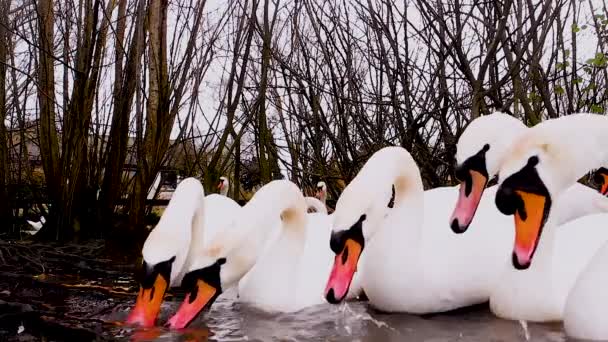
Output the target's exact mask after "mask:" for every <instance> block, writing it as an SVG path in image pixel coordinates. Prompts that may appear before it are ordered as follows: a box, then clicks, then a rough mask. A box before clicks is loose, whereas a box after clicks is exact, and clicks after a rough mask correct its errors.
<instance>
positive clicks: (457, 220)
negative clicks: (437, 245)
mask: <svg viewBox="0 0 608 342" xmlns="http://www.w3.org/2000/svg"><path fill="white" fill-rule="evenodd" d="M525 128H526V126H525V125H524V124H523V123H522V122H521V121H519V120H518V119H516V118H514V117H512V116H510V115H508V114H504V113H500V112H496V113H493V114H490V115H484V116H480V117H478V118H477V119H475V120H473V121H471V123H470V124H469V125H468V126H467V128H466V129H465V131H464V132H463V133H462V135H461V136H460V138H459V140H458V144H457V146H456V163H457V165H456V178H457V179H458V180H459V181H460V193H459V196H458V201H457V203H456V207H455V208H454V212H453V214H452V216H451V217H450V227H451V228H452V230H453V231H454V232H455V233H458V234H459V233H464V232H465V231H466V230H467V228H468V227H469V225H470V224H471V222H472V221H473V217H474V216H475V212H476V211H477V207H478V205H479V202H480V201H481V196H482V195H483V192H484V190H485V188H486V185H487V184H488V183H489V182H490V180H491V179H492V178H493V177H494V176H495V175H496V174H497V173H498V167H499V163H500V159H501V158H502V157H503V156H504V155H505V154H506V153H507V150H508V148H509V146H510V145H511V143H512V141H513V140H514V139H515V138H516V137H517V136H518V135H519V134H520V133H521V132H523V131H524V130H525Z"/></svg>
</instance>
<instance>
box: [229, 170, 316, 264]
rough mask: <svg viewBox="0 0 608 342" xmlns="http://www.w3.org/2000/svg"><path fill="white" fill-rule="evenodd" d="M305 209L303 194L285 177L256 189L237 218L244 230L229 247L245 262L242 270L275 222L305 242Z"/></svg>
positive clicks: (286, 232) (262, 246) (266, 238)
mask: <svg viewBox="0 0 608 342" xmlns="http://www.w3.org/2000/svg"><path fill="white" fill-rule="evenodd" d="M306 209H307V207H306V201H305V200H304V195H303V194H302V192H301V191H300V189H299V188H298V187H297V185H295V184H294V183H292V182H290V181H287V180H275V181H272V182H270V183H268V184H266V185H265V186H264V187H262V188H260V189H259V190H258V191H257V192H256V193H255V195H254V196H253V198H252V199H251V200H250V201H249V202H248V203H247V204H246V205H245V206H244V207H243V208H242V211H241V214H240V216H239V218H237V220H238V221H237V224H238V226H239V230H241V229H242V230H243V233H242V235H241V234H239V235H241V236H242V238H241V239H240V240H239V241H238V242H237V243H236V244H235V245H234V248H233V249H232V250H233V252H234V253H237V254H238V255H239V256H240V257H241V259H242V260H243V262H244V264H243V267H242V270H241V271H242V272H243V274H244V273H245V272H247V271H248V270H249V269H250V268H251V267H252V266H253V264H254V263H255V261H256V260H257V258H258V257H259V255H260V253H261V252H262V250H263V249H264V246H265V245H266V243H267V242H268V239H269V237H270V235H271V233H272V232H273V231H274V229H275V228H276V225H277V224H278V223H280V224H281V232H280V234H281V235H283V236H289V237H291V238H292V239H293V240H294V241H295V240H296V239H298V240H301V243H302V244H304V238H303V237H304V236H305V233H306Z"/></svg>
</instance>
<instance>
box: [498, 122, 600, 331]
mask: <svg viewBox="0 0 608 342" xmlns="http://www.w3.org/2000/svg"><path fill="white" fill-rule="evenodd" d="M606 128H608V120H606V118H605V117H603V116H598V115H592V114H573V115H570V116H566V117H561V118H558V119H553V120H547V121H544V122H542V123H540V124H538V125H537V126H535V127H532V128H530V129H529V130H527V131H526V132H525V133H523V134H522V135H521V136H520V137H519V139H518V141H517V142H516V143H515V144H514V145H513V146H512V147H511V149H510V150H509V152H508V153H507V155H506V156H505V158H504V159H503V161H502V163H501V167H500V171H499V176H500V183H499V189H498V191H497V193H496V198H495V202H496V205H497V207H498V209H499V210H500V211H501V212H503V213H504V214H505V215H514V219H515V229H516V239H515V243H514V246H513V254H512V255H513V257H512V263H513V266H514V267H515V268H516V270H513V271H512V272H524V273H523V274H525V276H519V277H518V278H520V279H523V278H524V277H527V278H528V279H527V283H528V285H529V284H535V286H533V287H532V286H525V285H524V283H523V282H521V283H501V285H502V286H503V287H504V291H503V293H510V296H508V297H505V298H503V299H502V300H500V301H498V300H497V301H496V304H498V305H495V306H494V307H493V308H492V309H493V311H495V312H497V313H498V315H499V316H506V317H511V318H516V319H524V320H531V321H559V320H561V319H562V318H563V319H564V320H565V321H566V320H567V316H564V307H565V302H566V298H567V295H568V293H569V292H570V291H571V290H572V288H573V285H574V282H575V281H576V279H577V277H578V276H579V275H580V273H581V271H582V270H583V269H584V267H585V265H587V264H588V263H589V261H590V260H591V258H592V257H593V255H594V254H595V253H596V252H597V251H598V249H599V248H600V247H601V246H602V245H603V244H604V243H605V241H607V240H608V230H606V229H605V227H604V224H603V223H604V222H606V220H607V219H608V215H606V214H595V215H590V216H585V217H581V218H578V219H576V220H574V221H571V222H569V223H567V224H564V225H561V226H559V227H558V226H557V224H556V222H555V221H556V220H555V215H554V212H555V213H557V212H558V211H559V209H558V208H557V205H553V202H554V201H555V199H556V198H559V199H560V201H561V198H562V197H564V196H562V195H563V194H565V193H566V191H567V189H568V187H569V186H571V185H572V184H575V183H576V182H577V180H578V178H579V177H581V176H583V175H584V174H585V173H586V172H587V171H589V170H591V169H595V168H598V167H600V166H602V165H606V162H608V150H607V149H606V147H608V146H604V145H605V144H606V143H605V142H604V141H605V138H604V132H605V129H606ZM602 199H604V197H602ZM594 205H596V206H600V207H605V204H604V203H603V201H599V200H598V201H597V202H595V203H594ZM554 206H555V207H556V208H553V207H554ZM558 236H559V238H558ZM541 237H542V238H541ZM532 259H534V262H532ZM600 298H601V297H600ZM491 304H492V303H491ZM590 312H591V313H592V312H593V311H592V310H590ZM590 319H594V318H593V317H591V318H590ZM599 319H600V318H599V317H595V320H596V321H595V322H598V321H597V320H599Z"/></svg>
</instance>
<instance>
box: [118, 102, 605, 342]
mask: <svg viewBox="0 0 608 342" xmlns="http://www.w3.org/2000/svg"><path fill="white" fill-rule="evenodd" d="M606 131H608V117H605V116H603V115H598V114H586V113H580V114H572V115H568V116H564V117H560V118H556V119H550V120H546V121H543V122H541V123H539V124H537V125H536V126H533V127H530V128H528V127H526V126H525V125H524V124H523V123H522V122H521V121H519V120H518V119H516V118H514V117H512V116H510V115H507V114H504V113H500V112H496V113H493V114H490V115H485V116H481V117H479V118H476V119H474V120H472V121H471V122H470V123H469V125H468V126H467V128H466V129H465V131H464V132H463V133H462V135H461V136H460V138H459V140H458V143H457V153H456V165H455V167H456V169H455V174H456V177H457V179H458V181H459V184H458V185H457V186H446V187H439V188H434V189H430V190H424V188H423V184H422V179H421V176H420V170H419V168H418V166H417V164H416V162H415V161H414V159H413V158H412V156H411V155H410V153H409V152H408V151H407V150H406V149H404V148H401V147H397V146H390V147H384V148H382V149H380V150H378V151H377V152H376V153H374V154H373V155H372V156H371V157H370V158H369V159H368V160H367V162H366V163H365V164H364V165H363V167H362V168H361V169H360V170H359V172H358V174H357V175H356V176H355V177H354V178H353V179H352V180H351V181H350V183H348V185H347V186H346V187H345V188H344V190H343V191H342V193H341V194H340V195H339V196H338V199H337V202H336V205H335V208H334V209H332V208H330V207H329V206H327V204H326V196H327V185H326V183H325V182H319V183H317V185H316V187H315V192H316V193H315V197H307V196H305V195H304V193H303V191H302V190H301V189H300V188H299V187H298V186H297V185H296V184H294V183H293V182H291V181H289V180H275V181H272V182H270V183H268V184H266V185H264V186H263V187H261V188H260V189H259V190H258V191H257V192H255V194H254V195H253V197H252V198H251V199H250V200H249V201H248V202H247V203H246V204H245V205H243V206H240V205H239V204H237V202H235V201H234V200H232V199H231V198H229V197H228V196H227V194H228V188H229V180H228V178H227V177H221V178H220V181H219V183H218V185H217V190H218V191H219V194H205V190H204V188H203V186H202V184H201V183H200V182H199V181H198V180H197V179H195V178H186V179H184V180H183V181H182V182H180V183H179V184H178V186H177V188H176V189H175V192H174V194H173V197H172V198H171V200H170V202H169V204H168V206H167V208H166V210H165V211H164V213H163V215H162V216H161V219H160V221H159V222H158V224H157V225H156V226H155V227H154V229H152V231H151V232H150V234H149V236H148V238H147V239H146V241H145V243H144V246H143V249H142V255H143V263H142V265H141V269H140V272H139V274H138V282H139V284H140V290H139V294H138V296H137V298H136V302H135V306H134V307H133V308H132V310H131V311H130V313H129V316H128V318H127V323H130V324H135V325H139V326H143V327H150V326H154V325H155V324H156V319H157V316H158V314H159V312H160V309H161V304H162V302H163V298H164V295H165V293H166V292H167V291H168V290H169V288H171V287H181V288H183V289H184V290H185V293H186V295H185V298H184V300H183V302H182V303H181V305H180V306H179V308H178V309H177V311H175V312H174V313H173V316H171V317H170V318H169V319H168V321H167V324H168V325H169V326H170V327H171V328H178V329H179V328H184V327H186V326H187V325H188V324H190V323H191V322H192V321H193V320H194V319H195V318H196V317H197V316H198V315H199V314H200V312H201V311H203V310H205V309H207V308H209V307H210V306H211V305H213V303H214V301H215V300H216V299H217V298H218V297H219V296H221V295H222V293H223V292H225V291H226V290H227V289H229V288H232V287H234V288H235V289H236V290H237V292H238V299H237V300H238V301H240V302H242V303H244V304H245V305H251V306H254V307H256V308H258V309H261V310H264V311H268V312H295V311H298V310H302V309H304V308H307V307H310V306H314V305H330V304H338V303H342V302H343V301H346V300H360V299H361V298H362V297H366V298H367V301H368V303H369V305H370V306H371V307H373V308H375V309H377V310H380V311H382V312H392V313H409V314H429V313H440V312H446V311H451V310H454V309H458V308H463V307H467V306H471V305H475V304H481V303H484V302H489V304H490V309H491V311H492V312H493V313H494V314H495V315H496V316H497V317H499V318H502V319H509V320H524V321H533V322H563V326H564V330H565V332H566V335H568V336H570V337H573V338H580V339H587V340H606V339H608V324H606V322H605V319H604V317H607V316H608V293H607V292H606V291H605V290H604V289H605V288H607V286H608V229H607V228H605V227H604V226H603V224H602V223H603V222H606V221H607V220H608V198H606V197H605V195H606V194H607V193H608V169H607V168H606V167H608V141H606V140H605V139H604V132H606ZM603 145H607V146H606V148H604V146H603ZM593 170H597V172H596V173H595V177H594V178H595V181H596V183H599V185H600V188H599V189H597V190H596V189H593V188H590V187H588V186H585V185H583V184H581V183H579V182H578V180H579V179H580V178H581V177H583V176H585V174H587V173H588V172H590V171H593ZM493 181H496V182H495V183H496V185H491V184H492V183H493ZM328 303H329V304H328Z"/></svg>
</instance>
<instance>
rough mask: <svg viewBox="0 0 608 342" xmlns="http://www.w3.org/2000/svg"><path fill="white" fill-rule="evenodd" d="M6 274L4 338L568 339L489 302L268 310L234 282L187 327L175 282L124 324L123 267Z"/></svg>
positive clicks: (129, 295) (0, 336)
mask: <svg viewBox="0 0 608 342" xmlns="http://www.w3.org/2000/svg"><path fill="white" fill-rule="evenodd" d="M6 275H7V274H4V277H0V341H6V340H8V341H40V340H47V341H65V340H74V339H76V340H79V341H89V340H110V341H370V342H375V341H425V342H447V341H469V342H482V341H483V342H489V341H495V342H498V341H539V342H549V341H551V342H553V341H567V339H566V337H565V335H564V333H563V330H562V327H561V324H533V323H530V324H528V325H527V328H524V325H522V324H521V323H519V322H513V321H506V320H501V319H497V318H495V317H494V316H493V315H492V313H491V312H490V311H489V309H488V308H487V306H479V307H475V308H471V309H465V310H461V311H460V312H453V313H448V314H438V315H427V316H423V317H421V316H414V315H407V314H383V313H379V312H376V311H375V310H373V309H371V308H370V307H369V305H368V304H367V303H366V302H349V303H346V304H342V305H330V304H324V305H318V306H315V307H311V308H308V309H306V310H303V311H300V312H297V313H292V314H269V313H265V312H262V311H259V310H256V309H254V308H251V307H249V306H247V305H245V304H242V303H238V302H237V301H236V289H231V290H228V291H227V292H226V293H224V294H222V296H221V297H220V298H219V299H218V300H217V301H216V303H215V304H214V305H213V307H212V308H211V310H210V311H208V312H205V313H203V314H202V315H200V316H199V317H198V318H197V319H196V320H195V321H194V322H192V323H191V324H190V327H189V328H188V329H185V330H183V331H170V330H168V329H166V328H164V327H162V324H163V323H165V322H166V321H167V319H168V318H169V317H170V316H171V315H172V314H173V313H174V312H175V311H176V310H177V308H178V306H179V305H180V303H181V300H182V299H183V293H180V292H179V291H175V290H173V289H172V290H171V294H170V295H168V297H167V298H166V300H165V302H164V303H163V306H162V308H161V313H160V317H159V319H158V321H157V324H159V325H161V326H160V327H157V328H153V329H145V330H139V329H134V328H132V327H128V326H125V325H122V323H121V322H124V320H125V318H126V317H127V315H128V312H129V310H130V308H131V306H132V305H133V304H134V301H135V297H136V293H137V289H138V286H137V284H136V283H135V282H134V281H133V277H132V276H131V275H130V274H129V275H127V274H125V272H124V271H122V272H118V271H117V272H116V273H109V274H108V276H106V277H101V278H100V277H92V276H89V275H87V276H83V275H82V274H80V275H61V276H53V275H51V274H42V275H40V276H35V277H33V279H32V278H31V277H29V278H28V277H24V276H23V275H14V276H12V277H13V278H7V277H6Z"/></svg>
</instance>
